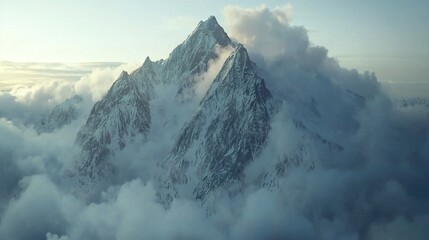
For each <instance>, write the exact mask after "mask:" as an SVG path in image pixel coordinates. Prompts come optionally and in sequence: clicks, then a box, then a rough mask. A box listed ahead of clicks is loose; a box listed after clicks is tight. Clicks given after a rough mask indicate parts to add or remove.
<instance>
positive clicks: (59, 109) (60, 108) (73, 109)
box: [34, 95, 83, 133]
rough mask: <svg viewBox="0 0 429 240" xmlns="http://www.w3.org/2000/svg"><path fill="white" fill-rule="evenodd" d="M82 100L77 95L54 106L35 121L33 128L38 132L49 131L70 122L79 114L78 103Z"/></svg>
mask: <svg viewBox="0 0 429 240" xmlns="http://www.w3.org/2000/svg"><path fill="white" fill-rule="evenodd" d="M82 101H83V99H82V98H81V97H79V96H77V95H75V96H73V97H72V98H69V99H67V100H66V101H64V102H63V103H61V104H59V105H57V106H55V107H54V109H53V110H52V111H51V112H50V113H49V114H48V115H47V116H45V117H42V119H40V120H39V121H38V122H36V123H35V124H34V129H35V130H36V131H37V132H38V133H49V132H52V131H54V130H56V129H59V128H62V127H64V126H65V125H68V124H70V123H71V122H72V121H73V120H76V119H77V117H78V115H79V114H80V110H79V109H78V104H80V103H81V102H82Z"/></svg>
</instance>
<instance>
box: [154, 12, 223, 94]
mask: <svg viewBox="0 0 429 240" xmlns="http://www.w3.org/2000/svg"><path fill="white" fill-rule="evenodd" d="M229 44H231V39H230V38H229V37H228V35H227V34H226V33H225V31H224V30H223V28H222V27H221V26H220V25H219V24H218V22H217V21H216V18H215V17H213V16H211V17H209V18H208V19H207V20H206V21H204V22H203V21H201V22H200V23H199V24H198V26H197V27H196V28H195V30H194V31H193V32H192V33H191V35H189V36H188V38H187V39H186V40H185V41H184V42H183V43H182V44H180V45H179V46H177V47H176V48H175V49H174V50H173V51H172V52H171V54H170V56H169V57H168V59H166V60H165V61H164V62H163V63H162V65H163V67H162V78H163V81H164V82H165V83H175V84H178V86H179V88H178V97H186V96H185V95H186V94H191V95H192V93H193V89H192V87H193V86H194V85H195V79H194V78H193V76H194V75H195V74H197V73H200V72H204V71H207V68H208V66H207V64H208V62H209V60H211V59H215V58H217V57H218V56H217V54H216V51H215V50H216V47H217V46H219V47H221V48H222V47H226V46H228V45H229Z"/></svg>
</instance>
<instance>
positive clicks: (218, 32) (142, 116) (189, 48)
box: [77, 17, 230, 177]
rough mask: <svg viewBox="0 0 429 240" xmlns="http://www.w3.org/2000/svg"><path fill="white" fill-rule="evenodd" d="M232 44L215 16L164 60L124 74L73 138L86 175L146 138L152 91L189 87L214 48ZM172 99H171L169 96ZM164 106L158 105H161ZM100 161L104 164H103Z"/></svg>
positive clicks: (100, 170) (90, 174)
mask: <svg viewBox="0 0 429 240" xmlns="http://www.w3.org/2000/svg"><path fill="white" fill-rule="evenodd" d="M229 43H230V39H229V37H228V36H227V35H226V33H225V32H224V31H223V29H222V28H221V27H220V26H219V24H218V23H217V21H216V19H215V18H214V17H210V18H209V19H208V20H207V21H205V22H200V23H199V24H198V26H197V28H196V29H195V30H194V31H193V33H192V34H191V35H190V36H189V37H188V39H187V40H186V41H184V42H183V43H182V44H180V45H179V46H178V47H176V48H175V49H174V50H173V52H172V53H171V54H170V56H169V58H168V59H166V60H165V61H158V62H152V61H151V60H150V59H149V57H148V58H146V60H145V62H144V63H143V65H142V66H141V67H140V68H138V69H137V70H135V71H134V72H132V73H131V74H130V75H128V73H126V72H123V73H122V74H121V76H120V77H119V79H118V80H117V81H116V82H115V83H114V84H113V86H112V87H111V89H110V90H109V91H108V93H107V94H106V96H105V97H104V98H103V99H102V100H101V101H99V102H97V103H96V104H95V106H94V107H93V109H92V110H91V113H90V115H89V118H88V120H87V122H86V124H85V125H84V126H83V127H82V129H81V130H80V131H79V133H78V135H77V143H78V144H79V145H80V146H82V149H83V153H84V157H83V161H82V163H81V164H80V165H81V166H80V169H81V171H83V172H84V174H85V175H89V176H92V177H94V176H93V175H94V174H95V173H96V172H98V173H99V174H100V173H102V172H103V171H104V170H102V169H103V168H105V167H106V166H104V167H102V166H101V165H106V164H107V167H108V165H109V163H108V161H106V159H107V158H108V157H111V156H113V155H114V152H115V151H120V150H122V149H123V148H124V147H125V146H126V142H127V141H131V140H132V138H133V137H135V136H137V135H141V136H146V135H147V133H148V131H149V129H150V125H151V110H150V108H151V106H150V101H151V99H153V98H160V97H161V98H163V97H165V98H170V97H172V96H169V95H165V94H164V95H162V96H156V94H155V92H156V91H155V89H156V88H161V89H163V88H167V87H169V86H174V88H176V89H179V90H176V91H177V92H180V89H185V88H186V89H191V88H192V87H193V86H194V85H193V84H194V83H195V82H194V81H193V75H194V74H196V73H199V72H201V71H205V70H207V64H208V61H210V60H211V59H214V58H216V57H217V55H216V47H217V46H226V45H228V44H229ZM173 97H174V96H173ZM161 102H162V101H161ZM101 163H103V164H101Z"/></svg>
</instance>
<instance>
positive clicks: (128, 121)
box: [77, 72, 151, 177]
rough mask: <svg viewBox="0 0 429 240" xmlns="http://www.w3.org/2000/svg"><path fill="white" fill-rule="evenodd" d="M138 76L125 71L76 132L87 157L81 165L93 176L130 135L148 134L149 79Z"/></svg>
mask: <svg viewBox="0 0 429 240" xmlns="http://www.w3.org/2000/svg"><path fill="white" fill-rule="evenodd" d="M138 73H139V72H137V73H136V75H135V76H130V75H128V73H126V72H123V73H122V74H121V76H120V77H119V78H118V80H117V81H116V82H115V83H114V84H113V86H112V87H111V88H110V90H109V91H108V93H107V94H106V96H105V97H104V98H103V99H102V100H101V101H99V102H97V103H96V104H95V105H94V107H93V108H92V110H91V113H90V115H89V118H88V120H87V122H86V123H85V125H84V126H83V127H82V128H81V130H80V131H79V133H78V135H77V143H78V144H80V145H81V146H82V150H83V153H84V155H85V156H84V159H86V160H85V161H84V162H83V166H82V169H83V170H84V171H85V172H87V173H88V174H89V176H91V177H93V175H94V174H96V173H100V172H101V171H102V170H103V167H105V166H101V163H104V164H107V163H106V161H104V160H105V159H106V158H107V157H108V156H109V154H110V153H111V152H112V151H113V152H114V151H117V150H121V149H123V148H124V147H125V142H126V141H127V140H128V137H133V136H136V135H137V134H143V135H144V134H145V133H147V131H148V130H149V128H150V122H151V117H150V108H149V100H150V98H149V95H150V94H148V93H147V92H146V91H144V89H146V87H148V88H149V89H150V83H148V82H145V83H143V84H142V83H141V82H140V81H139V80H142V79H139V78H137V76H139V75H138ZM146 80H147V79H146Z"/></svg>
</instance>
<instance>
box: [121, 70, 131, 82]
mask: <svg viewBox="0 0 429 240" xmlns="http://www.w3.org/2000/svg"><path fill="white" fill-rule="evenodd" d="M129 76H130V74H128V72H127V71H125V70H123V71H122V72H121V74H120V75H119V78H118V80H119V79H124V78H127V77H129Z"/></svg>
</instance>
